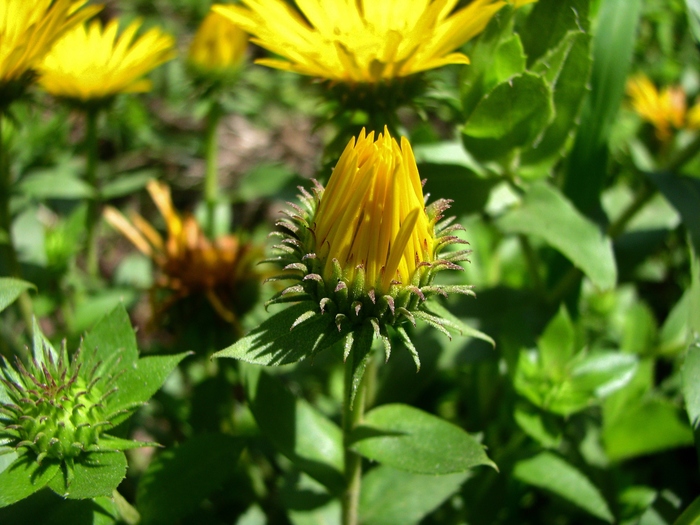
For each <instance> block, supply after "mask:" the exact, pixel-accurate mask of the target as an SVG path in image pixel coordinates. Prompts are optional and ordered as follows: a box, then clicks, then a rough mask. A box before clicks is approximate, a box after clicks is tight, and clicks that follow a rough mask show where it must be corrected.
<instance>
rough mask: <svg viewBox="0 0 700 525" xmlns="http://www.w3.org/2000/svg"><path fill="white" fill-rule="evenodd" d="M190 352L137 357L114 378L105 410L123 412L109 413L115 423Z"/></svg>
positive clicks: (163, 379) (144, 399)
mask: <svg viewBox="0 0 700 525" xmlns="http://www.w3.org/2000/svg"><path fill="white" fill-rule="evenodd" d="M190 354H191V352H182V353H180V354H174V355H158V356H149V357H143V358H141V359H139V360H138V361H137V362H136V363H134V364H133V365H132V366H131V367H129V368H128V369H127V370H126V371H125V372H124V374H123V375H121V376H120V377H119V379H117V382H116V386H117V388H118V390H117V391H116V392H115V393H114V395H112V396H110V397H109V398H108V399H107V406H106V410H107V412H108V414H110V415H111V414H116V413H117V412H120V411H122V410H124V411H126V412H125V413H122V414H119V415H117V416H116V417H113V418H112V417H110V421H112V423H114V424H115V425H117V424H119V423H120V422H122V421H124V420H125V419H127V418H128V417H129V415H130V411H132V410H133V409H135V408H137V407H139V406H140V405H142V404H144V403H145V402H146V401H148V400H149V399H151V396H153V394H155V393H156V392H157V391H158V389H160V387H161V386H163V383H165V380H166V379H167V378H168V376H169V375H170V373H171V372H172V371H173V370H174V369H175V367H176V366H177V365H178V363H179V362H180V361H182V360H183V359H184V358H185V357H187V356H188V355H190Z"/></svg>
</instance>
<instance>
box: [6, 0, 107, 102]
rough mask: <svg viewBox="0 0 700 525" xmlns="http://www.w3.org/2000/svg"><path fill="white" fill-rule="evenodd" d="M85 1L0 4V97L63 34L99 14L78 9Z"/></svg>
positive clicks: (96, 8)
mask: <svg viewBox="0 0 700 525" xmlns="http://www.w3.org/2000/svg"><path fill="white" fill-rule="evenodd" d="M86 1H87V0H78V1H75V0H55V1H52V0H2V1H1V2H0V94H2V90H3V89H4V88H6V86H7V85H8V84H9V83H11V82H14V81H18V80H21V78H22V77H23V76H24V75H25V74H26V73H31V72H32V70H33V69H34V68H35V67H37V66H38V65H39V64H40V63H41V61H42V60H43V58H44V56H45V55H46V54H47V53H48V52H49V51H50V49H51V46H53V45H54V43H55V42H56V40H58V39H59V38H60V37H61V36H63V34H64V33H65V32H66V31H68V30H69V29H71V28H72V27H73V26H75V25H76V24H79V23H81V22H82V21H83V20H85V19H86V18H89V17H90V16H92V15H94V14H95V13H96V12H97V11H99V10H100V7H99V6H91V7H87V8H84V9H81V7H82V6H83V5H84V4H85V3H86ZM7 96H8V95H5V96H4V97H3V98H6V97H7ZM4 102H6V101H2V102H0V105H4V104H3V103H4Z"/></svg>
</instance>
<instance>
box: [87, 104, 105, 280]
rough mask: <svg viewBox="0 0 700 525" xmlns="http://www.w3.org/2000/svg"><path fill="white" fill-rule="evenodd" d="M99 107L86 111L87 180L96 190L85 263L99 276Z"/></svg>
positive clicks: (89, 213)
mask: <svg viewBox="0 0 700 525" xmlns="http://www.w3.org/2000/svg"><path fill="white" fill-rule="evenodd" d="M97 117H98V110H97V109H88V110H87V111H86V112H85V119H86V129H85V154H86V156H87V158H86V164H85V180H86V181H87V183H88V184H89V185H90V187H91V188H92V189H93V191H94V195H93V197H92V198H91V199H90V201H89V202H88V210H87V222H86V231H87V237H86V241H85V265H86V269H87V273H88V275H89V276H90V277H97V276H98V273H99V272H98V264H97V235H96V230H97V224H98V223H99V220H100V204H101V198H100V188H99V183H98V180H97V155H98V150H97Z"/></svg>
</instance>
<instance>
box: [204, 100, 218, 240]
mask: <svg viewBox="0 0 700 525" xmlns="http://www.w3.org/2000/svg"><path fill="white" fill-rule="evenodd" d="M221 115H222V111H221V107H220V106H219V104H218V103H217V102H212V105H211V108H210V109H209V113H208V114H207V126H206V131H205V135H204V158H205V161H206V172H205V174H204V201H205V202H206V207H207V215H206V223H205V230H206V233H207V235H208V236H209V238H210V239H213V238H214V235H215V231H214V230H215V226H214V222H215V214H216V204H217V201H218V198H219V164H218V162H217V157H218V146H219V143H218V140H217V130H218V127H219V121H220V120H221Z"/></svg>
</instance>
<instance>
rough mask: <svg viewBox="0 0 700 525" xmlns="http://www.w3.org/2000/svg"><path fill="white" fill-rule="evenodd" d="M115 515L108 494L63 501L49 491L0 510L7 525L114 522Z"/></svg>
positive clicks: (100, 524) (102, 524)
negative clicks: (106, 495) (87, 498)
mask: <svg viewBox="0 0 700 525" xmlns="http://www.w3.org/2000/svg"><path fill="white" fill-rule="evenodd" d="M118 517H119V514H118V511H117V509H116V506H115V504H114V502H113V501H112V499H111V497H110V498H107V497H100V498H95V499H89V500H66V499H63V498H62V497H60V496H58V495H56V494H55V493H54V492H53V491H51V490H42V491H39V492H37V493H35V494H33V495H32V496H30V497H29V498H26V499H24V500H22V501H20V502H18V503H15V504H14V505H12V506H10V507H5V508H3V509H0V523H3V524H7V525H12V524H18V525H19V524H22V525H25V524H31V525H67V524H70V525H113V524H115V523H116V522H117V519H118ZM119 523H121V522H119Z"/></svg>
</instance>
